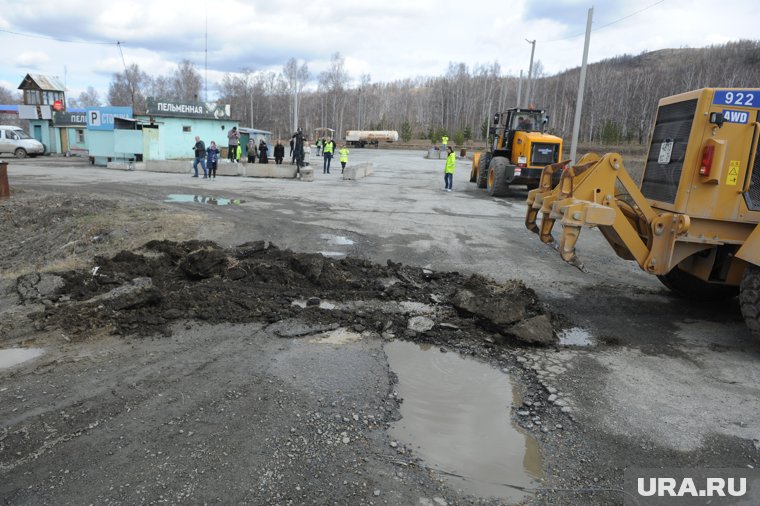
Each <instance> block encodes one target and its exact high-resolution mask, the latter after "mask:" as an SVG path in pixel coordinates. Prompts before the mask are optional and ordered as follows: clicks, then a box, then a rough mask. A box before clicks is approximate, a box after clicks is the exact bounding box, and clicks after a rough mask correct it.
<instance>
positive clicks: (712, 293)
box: [657, 266, 739, 300]
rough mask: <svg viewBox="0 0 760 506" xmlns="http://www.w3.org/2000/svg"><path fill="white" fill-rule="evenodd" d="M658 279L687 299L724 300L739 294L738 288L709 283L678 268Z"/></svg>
mask: <svg viewBox="0 0 760 506" xmlns="http://www.w3.org/2000/svg"><path fill="white" fill-rule="evenodd" d="M657 279H659V280H660V281H661V282H662V284H663V285H665V286H667V287H668V288H670V289H671V290H672V291H673V292H675V293H676V294H677V295H679V296H681V297H684V298H686V299H699V300H723V299H730V298H731V297H736V295H737V294H738V293H739V287H738V286H731V285H722V284H720V283H708V282H707V281H703V280H701V279H699V278H698V277H696V276H693V275H691V274H689V273H688V272H686V271H684V270H681V269H679V268H678V266H676V267H673V269H672V270H671V271H670V272H669V273H667V274H663V275H661V276H657Z"/></svg>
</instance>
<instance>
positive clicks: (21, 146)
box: [0, 125, 45, 158]
mask: <svg viewBox="0 0 760 506" xmlns="http://www.w3.org/2000/svg"><path fill="white" fill-rule="evenodd" d="M0 153H13V155H14V156H15V157H16V158H24V157H25V156H27V155H28V156H37V155H42V154H44V153H45V146H44V145H43V144H42V143H41V142H40V141H38V140H37V139H32V138H31V137H30V136H29V134H28V133H26V132H24V131H23V130H21V129H20V128H19V127H17V126H12V125H0Z"/></svg>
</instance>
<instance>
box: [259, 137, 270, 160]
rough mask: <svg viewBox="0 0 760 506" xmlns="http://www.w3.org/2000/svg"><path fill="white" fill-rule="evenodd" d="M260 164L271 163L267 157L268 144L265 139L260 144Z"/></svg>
mask: <svg viewBox="0 0 760 506" xmlns="http://www.w3.org/2000/svg"><path fill="white" fill-rule="evenodd" d="M259 163H269V157H268V156H267V143H266V142H264V139H261V142H259Z"/></svg>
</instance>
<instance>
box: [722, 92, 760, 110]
mask: <svg viewBox="0 0 760 506" xmlns="http://www.w3.org/2000/svg"><path fill="white" fill-rule="evenodd" d="M712 103H713V104H716V105H739V106H743V107H754V108H757V109H760V90H715V96H713V102H712Z"/></svg>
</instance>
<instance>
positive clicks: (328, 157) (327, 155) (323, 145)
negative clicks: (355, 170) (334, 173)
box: [317, 137, 349, 174]
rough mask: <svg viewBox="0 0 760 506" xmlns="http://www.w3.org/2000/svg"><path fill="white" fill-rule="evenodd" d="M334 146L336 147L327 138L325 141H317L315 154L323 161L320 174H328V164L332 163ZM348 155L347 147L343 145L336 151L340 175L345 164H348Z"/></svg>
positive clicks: (332, 141) (331, 140)
mask: <svg viewBox="0 0 760 506" xmlns="http://www.w3.org/2000/svg"><path fill="white" fill-rule="evenodd" d="M336 146H337V145H336V144H335V141H334V140H333V139H331V138H329V137H328V138H327V139H324V138H322V139H317V152H318V153H319V155H321V156H322V158H323V159H324V160H323V163H322V174H329V173H330V163H331V162H332V159H333V155H334V154H335V148H336ZM348 153H349V151H348V146H347V145H346V144H345V143H344V144H342V145H341V147H340V149H339V150H338V156H339V160H340V166H341V170H340V173H341V174H343V172H344V171H345V170H346V164H347V163H348Z"/></svg>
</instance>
